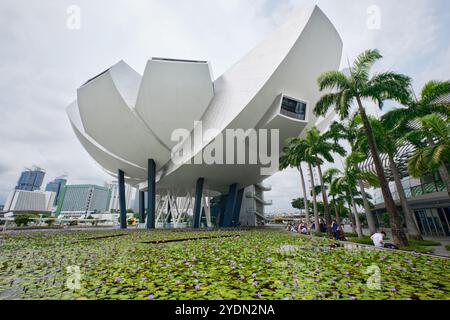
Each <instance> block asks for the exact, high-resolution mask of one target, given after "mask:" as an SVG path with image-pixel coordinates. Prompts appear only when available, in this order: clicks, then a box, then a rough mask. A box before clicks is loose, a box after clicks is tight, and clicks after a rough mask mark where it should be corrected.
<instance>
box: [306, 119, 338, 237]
mask: <svg viewBox="0 0 450 320" xmlns="http://www.w3.org/2000/svg"><path fill="white" fill-rule="evenodd" d="M304 141H305V144H306V147H305V155H306V159H310V160H311V165H313V164H314V165H315V166H316V167H317V172H318V174H319V180H320V186H321V189H322V192H321V193H322V200H323V204H324V217H325V223H326V225H327V232H328V235H329V236H330V237H332V236H333V232H332V230H331V222H332V221H331V215H330V207H329V203H328V195H327V191H326V187H325V181H324V179H323V172H322V165H323V163H324V160H326V161H328V162H334V157H333V154H334V153H337V154H339V155H341V156H344V155H345V154H346V152H345V149H344V148H342V147H341V146H340V145H339V144H337V143H335V142H334V141H333V140H332V139H331V137H330V136H329V135H328V134H327V133H324V134H321V133H320V131H319V129H317V128H316V127H313V128H311V129H310V130H308V131H307V132H306V136H305V139H304Z"/></svg>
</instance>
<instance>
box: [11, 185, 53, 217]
mask: <svg viewBox="0 0 450 320" xmlns="http://www.w3.org/2000/svg"><path fill="white" fill-rule="evenodd" d="M55 195H56V194H55V193H54V192H41V191H25V190H14V191H13V192H11V194H10V195H9V196H8V198H7V200H6V203H5V206H4V208H3V211H4V212H13V213H51V212H52V209H53V203H54V201H55Z"/></svg>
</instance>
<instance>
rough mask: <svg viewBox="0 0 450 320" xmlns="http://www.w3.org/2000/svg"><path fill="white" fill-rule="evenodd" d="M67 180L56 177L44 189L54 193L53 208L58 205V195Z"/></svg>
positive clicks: (64, 177)
mask: <svg viewBox="0 0 450 320" xmlns="http://www.w3.org/2000/svg"><path fill="white" fill-rule="evenodd" d="M66 184H67V179H66V176H63V177H58V178H56V179H55V180H53V181H51V182H49V183H47V186H46V187H45V191H50V192H54V193H56V197H55V202H54V203H53V205H54V206H56V205H58V200H59V195H60V194H61V191H62V189H63V188H64V187H65V186H66Z"/></svg>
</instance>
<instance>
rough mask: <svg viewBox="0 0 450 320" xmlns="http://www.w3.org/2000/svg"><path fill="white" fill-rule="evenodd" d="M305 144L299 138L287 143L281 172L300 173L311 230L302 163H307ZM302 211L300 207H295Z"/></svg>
mask: <svg viewBox="0 0 450 320" xmlns="http://www.w3.org/2000/svg"><path fill="white" fill-rule="evenodd" d="M304 150H305V143H304V141H302V140H301V139H299V138H292V139H289V140H288V141H287V147H285V148H284V150H283V155H282V156H281V158H280V170H284V169H286V168H288V167H291V168H297V170H298V171H299V173H300V178H301V186H302V190H303V198H304V199H306V201H305V202H304V206H303V208H304V210H305V215H306V221H307V222H306V223H307V225H308V230H309V229H310V219H309V204H308V195H307V191H306V184H305V176H304V174H303V169H302V162H304V161H305V152H304ZM294 208H297V209H300V208H298V207H294Z"/></svg>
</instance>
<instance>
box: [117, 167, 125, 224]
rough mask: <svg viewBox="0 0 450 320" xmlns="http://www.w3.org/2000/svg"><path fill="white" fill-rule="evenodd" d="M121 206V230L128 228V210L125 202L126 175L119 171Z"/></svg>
mask: <svg viewBox="0 0 450 320" xmlns="http://www.w3.org/2000/svg"><path fill="white" fill-rule="evenodd" d="M118 177H119V179H118V180H119V206H120V228H121V229H126V228H127V208H126V200H125V173H124V172H123V171H122V170H119V173H118Z"/></svg>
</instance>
